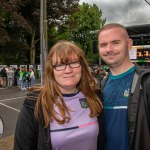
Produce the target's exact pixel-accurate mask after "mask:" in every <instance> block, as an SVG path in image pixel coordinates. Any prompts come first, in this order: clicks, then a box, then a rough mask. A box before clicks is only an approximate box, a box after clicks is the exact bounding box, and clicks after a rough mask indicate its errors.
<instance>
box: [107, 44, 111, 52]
mask: <svg viewBox="0 0 150 150" xmlns="http://www.w3.org/2000/svg"><path fill="white" fill-rule="evenodd" d="M112 50H113V46H112V44H111V43H109V44H108V45H107V47H106V51H107V52H111V51H112Z"/></svg>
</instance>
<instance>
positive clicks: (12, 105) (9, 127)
mask: <svg viewBox="0 0 150 150" xmlns="http://www.w3.org/2000/svg"><path fill="white" fill-rule="evenodd" d="M27 93H28V91H21V90H20V88H18V87H14V88H11V89H10V88H3V89H2V88H0V116H1V118H2V120H3V123H4V133H3V136H2V138H1V139H0V149H1V150H6V149H7V150H12V148H13V135H14V132H15V126H16V122H17V118H18V115H19V112H20V109H21V107H22V104H23V101H24V99H25V97H26V95H27Z"/></svg>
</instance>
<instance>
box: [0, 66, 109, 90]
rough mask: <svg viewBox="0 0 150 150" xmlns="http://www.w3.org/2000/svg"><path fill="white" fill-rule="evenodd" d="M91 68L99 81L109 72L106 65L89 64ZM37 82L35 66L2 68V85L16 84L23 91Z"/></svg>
mask: <svg viewBox="0 0 150 150" xmlns="http://www.w3.org/2000/svg"><path fill="white" fill-rule="evenodd" d="M89 70H90V72H91V74H92V76H93V78H95V80H96V81H97V83H99V81H101V80H102V79H103V78H104V77H105V76H106V75H107V72H108V67H107V66H106V65H98V64H94V65H92V66H89ZM34 84H35V70H34V68H29V69H28V68H26V67H25V66H21V67H18V68H12V67H8V66H6V67H3V68H2V69H0V87H8V88H12V87H14V86H18V87H20V89H21V90H22V91H24V90H27V89H29V88H30V87H31V86H33V85H34Z"/></svg>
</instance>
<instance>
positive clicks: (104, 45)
mask: <svg viewBox="0 0 150 150" xmlns="http://www.w3.org/2000/svg"><path fill="white" fill-rule="evenodd" d="M106 46H107V44H100V45H99V47H106Z"/></svg>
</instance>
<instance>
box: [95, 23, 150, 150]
mask: <svg viewBox="0 0 150 150" xmlns="http://www.w3.org/2000/svg"><path fill="white" fill-rule="evenodd" d="M132 43H133V42H132V39H130V38H129V35H128V33H127V30H126V28H125V27H124V26H122V25H121V24H117V23H111V24H107V25H105V26H104V27H102V28H101V30H100V31H99V34H98V46H99V54H100V57H101V59H102V60H103V61H104V62H105V63H106V64H107V65H108V66H109V70H110V72H109V74H108V76H107V77H106V78H105V79H104V80H103V81H102V82H101V88H102V100H103V106H104V111H103V115H102V116H103V118H102V121H103V131H104V150H149V149H150V92H149V89H150V71H149V70H145V69H143V68H142V67H141V66H138V65H137V64H134V63H132V62H131V60H130V58H129V50H130V49H131V47H132ZM101 133H102V132H101Z"/></svg>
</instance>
